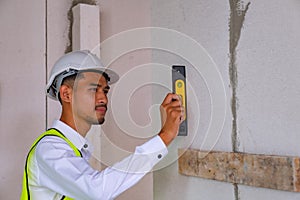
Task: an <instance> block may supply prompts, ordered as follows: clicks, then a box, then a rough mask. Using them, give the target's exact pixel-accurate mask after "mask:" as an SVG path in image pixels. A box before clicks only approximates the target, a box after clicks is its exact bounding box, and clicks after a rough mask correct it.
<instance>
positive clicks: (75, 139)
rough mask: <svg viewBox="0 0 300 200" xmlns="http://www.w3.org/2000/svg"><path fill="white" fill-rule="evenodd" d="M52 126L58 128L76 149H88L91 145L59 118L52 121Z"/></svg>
mask: <svg viewBox="0 0 300 200" xmlns="http://www.w3.org/2000/svg"><path fill="white" fill-rule="evenodd" d="M52 128H55V129H57V130H59V131H60V132H61V133H62V134H64V136H65V137H66V138H68V139H69V140H70V141H71V142H72V143H73V144H74V145H75V147H76V148H77V149H79V150H81V149H85V150H89V147H90V146H91V145H90V144H89V142H88V140H87V139H86V138H84V137H82V136H81V135H80V134H79V133H78V132H76V131H75V130H74V129H72V128H71V127H70V126H68V125H67V124H65V123H64V122H62V121H60V120H55V121H54V122H53V125H52Z"/></svg>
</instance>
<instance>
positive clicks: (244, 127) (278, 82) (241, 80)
mask: <svg viewBox="0 0 300 200" xmlns="http://www.w3.org/2000/svg"><path fill="white" fill-rule="evenodd" d="M153 2H154V3H153V7H152V12H153V24H154V25H155V26H162V27H168V28H172V29H176V30H178V31H180V32H183V33H186V34H188V35H189V36H191V37H193V38H194V39H195V40H197V41H198V42H199V43H201V44H202V45H203V46H204V47H205V48H206V49H207V50H208V52H209V53H210V55H211V56H212V58H213V59H214V60H215V61H216V63H217V66H218V68H219V70H220V73H221V74H222V77H223V78H224V81H225V85H226V86H228V88H227V90H226V93H227V95H228V98H229V100H228V112H229V113H230V114H229V115H228V117H227V120H226V123H225V127H224V129H223V132H222V134H221V137H220V138H219V140H218V143H217V144H216V146H215V147H214V150H225V151H236V152H247V153H256V154H267V155H268V154H273V155H292V156H293V155H294V156H299V155H300V154H299V145H298V143H297V141H298V140H299V134H298V132H299V130H300V129H299V123H298V121H297V119H299V112H298V108H299V102H300V101H299V99H300V95H299V89H297V85H299V80H297V78H296V77H299V67H297V66H299V64H300V60H299V56H298V54H299V52H300V51H299V43H300V39H299V37H298V35H299V32H300V29H299V27H300V26H299V25H300V21H299V19H300V18H299V12H298V11H297V10H299V7H300V4H299V2H298V1H295V0H291V1H285V2H281V1H275V2H272V3H270V2H269V1H265V0H264V1H259V2H258V1H249V0H247V1H242V0H229V1H209V2H207V1H168V2H164V3H162V2H161V1H153ZM223 26H225V27H224V28H221V27H223ZM224 47H225V48H224ZM223 56H225V57H223ZM226 56H228V57H226ZM154 59H157V60H159V61H162V60H164V58H163V56H162V55H159V54H157V55H155V57H154ZM172 62H175V63H177V62H178V59H177V60H176V59H173V60H172V59H169V60H168V63H169V64H171V63H172ZM188 72H189V71H188ZM226 73H228V74H227V75H228V76H227V75H226ZM195 82H196V81H195ZM193 83H194V82H193ZM193 86H194V88H196V89H197V91H198V92H199V93H201V94H203V90H201V89H202V88H201V80H200V79H199V81H198V85H196V84H195V85H193ZM204 95H205V94H204ZM199 101H201V102H203V99H200V98H199ZM200 105H201V104H200ZM207 110H208V108H204V109H202V110H200V111H201V112H200V124H201V125H200V126H202V127H203V129H205V128H206V127H205V125H204V124H203V123H201V120H203V121H204V122H207V121H209V120H204V119H203V118H206V117H207V116H208V117H209V115H206V114H207ZM189 120H190V123H193V116H190V118H189ZM198 134H199V135H203V134H205V131H203V132H202V131H199V133H198ZM228 138H230V141H228ZM201 139H203V138H200V140H195V141H194V143H193V144H192V145H191V147H192V148H197V149H201ZM228 145H230V146H228ZM202 150H203V149H202ZM154 178H155V179H154V183H155V185H154V186H155V192H154V193H155V199H168V198H172V199H218V198H220V199H240V200H246V199H269V198H272V199H298V198H299V197H300V196H299V194H297V193H293V192H282V191H277V190H270V189H262V188H255V187H249V186H242V185H237V184H234V185H231V184H230V183H228V184H224V183H220V182H214V181H208V180H205V179H197V180H196V179H195V178H191V179H190V178H188V179H187V178H186V177H182V176H178V174H177V166H176V163H174V164H173V165H170V166H169V167H167V168H164V169H162V170H160V171H157V172H156V173H155V175H154ZM211 187H213V188H214V189H211ZM208 188H209V189H208ZM210 189H211V190H210ZM176 191H182V192H180V193H178V192H176ZM212 191H218V192H217V193H214V192H212ZM220 193H221V194H222V197H218V194H220Z"/></svg>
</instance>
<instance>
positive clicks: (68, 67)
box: [46, 50, 119, 100]
mask: <svg viewBox="0 0 300 200" xmlns="http://www.w3.org/2000/svg"><path fill="white" fill-rule="evenodd" d="M83 70H92V71H96V72H99V73H106V74H107V75H108V77H109V80H108V84H110V85H111V84H113V83H115V82H117V81H118V80H119V75H118V74H117V73H116V72H114V71H113V70H111V69H108V68H105V67H104V66H103V65H102V63H101V61H100V59H99V58H98V57H97V56H96V55H94V54H92V53H91V52H90V51H88V50H81V51H73V52H70V53H67V54H65V55H64V56H62V57H61V58H60V59H59V60H58V61H57V62H56V63H55V64H54V66H53V68H52V70H51V73H50V78H49V81H48V84H47V86H46V93H47V96H48V97H50V98H52V99H55V100H58V94H59V89H60V86H61V84H62V81H63V79H64V78H66V77H68V76H71V75H74V74H76V73H78V71H83Z"/></svg>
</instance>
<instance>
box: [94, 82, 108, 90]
mask: <svg viewBox="0 0 300 200" xmlns="http://www.w3.org/2000/svg"><path fill="white" fill-rule="evenodd" d="M90 86H96V87H100V88H101V87H102V85H100V84H97V83H91V84H90ZM104 89H108V90H109V89H110V87H109V86H108V85H106V86H105V87H104Z"/></svg>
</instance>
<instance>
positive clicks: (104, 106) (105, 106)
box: [95, 104, 107, 110]
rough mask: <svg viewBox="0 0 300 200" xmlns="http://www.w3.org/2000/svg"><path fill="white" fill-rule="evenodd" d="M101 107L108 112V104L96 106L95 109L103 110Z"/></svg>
mask: <svg viewBox="0 0 300 200" xmlns="http://www.w3.org/2000/svg"><path fill="white" fill-rule="evenodd" d="M101 107H103V108H105V109H106V110H107V105H106V104H99V105H96V106H95V109H97V108H101Z"/></svg>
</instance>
